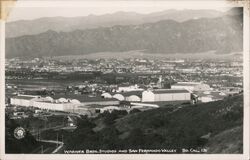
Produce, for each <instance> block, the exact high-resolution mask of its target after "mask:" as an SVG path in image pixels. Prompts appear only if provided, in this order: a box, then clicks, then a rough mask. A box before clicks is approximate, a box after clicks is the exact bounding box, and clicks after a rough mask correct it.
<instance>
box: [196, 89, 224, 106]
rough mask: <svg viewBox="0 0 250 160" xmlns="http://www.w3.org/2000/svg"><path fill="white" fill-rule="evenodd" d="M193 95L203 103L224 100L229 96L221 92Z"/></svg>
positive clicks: (205, 92) (204, 92)
mask: <svg viewBox="0 0 250 160" xmlns="http://www.w3.org/2000/svg"><path fill="white" fill-rule="evenodd" d="M193 94H194V95H196V96H197V98H198V101H201V102H203V103H206V102H212V101H218V100H222V99H224V98H225V97H226V96H228V94H226V93H224V92H220V91H203V92H201V91H200V92H194V93H193Z"/></svg>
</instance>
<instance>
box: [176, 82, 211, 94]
mask: <svg viewBox="0 0 250 160" xmlns="http://www.w3.org/2000/svg"><path fill="white" fill-rule="evenodd" d="M171 89H186V90H188V91H191V92H193V91H207V90H211V88H210V86H209V85H208V84H204V83H201V82H178V83H176V84H173V85H171Z"/></svg>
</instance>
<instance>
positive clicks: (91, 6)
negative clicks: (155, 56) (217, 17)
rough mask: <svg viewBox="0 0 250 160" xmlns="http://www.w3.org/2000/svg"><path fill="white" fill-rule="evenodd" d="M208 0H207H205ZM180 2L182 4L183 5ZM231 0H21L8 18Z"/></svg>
mask: <svg viewBox="0 0 250 160" xmlns="http://www.w3.org/2000/svg"><path fill="white" fill-rule="evenodd" d="M206 2H208V1H206ZM180 4H181V5H180ZM228 7H231V4H228V3H225V2H223V1H214V2H213V3H205V2H202V3H201V2H200V1H199V3H198V2H197V1H196V3H190V2H188V3H186V2H185V3H184V2H182V3H180V2H179V1H178V3H177V1H70V2H69V1H54V2H52V1H35V2H34V1H33V2H32V1H18V2H17V3H16V5H15V7H14V8H13V9H12V11H11V13H10V15H9V18H8V21H16V20H31V19H37V18H41V17H56V16H61V17H76V16H88V15H102V14H107V13H114V12H118V11H125V12H137V13H144V14H146V13H152V12H158V11H163V10H167V9H178V10H182V9H215V10H219V11H226V10H228Z"/></svg>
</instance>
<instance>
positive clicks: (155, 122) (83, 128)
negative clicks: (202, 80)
mask: <svg viewBox="0 0 250 160" xmlns="http://www.w3.org/2000/svg"><path fill="white" fill-rule="evenodd" d="M242 124H243V97H242V95H239V96H234V97H229V98H226V99H225V100H221V101H216V102H210V103H204V104H198V105H189V106H186V107H183V108H181V109H178V110H176V111H173V109H171V108H159V109H154V110H149V111H145V112H139V111H134V112H133V113H131V114H126V113H124V112H121V111H119V112H118V111H117V112H113V113H111V114H109V113H104V114H102V115H100V116H99V117H98V118H96V119H92V120H89V119H82V120H80V121H79V122H78V128H77V129H76V130H75V131H74V132H73V133H72V134H71V135H70V137H68V138H66V148H67V149H139V148H141V149H157V148H158V149H162V148H167V149H177V152H181V149H183V148H186V149H189V148H194V149H197V150H199V149H201V148H205V149H208V152H207V153H242V152H243V151H242V148H243V147H242V143H243V140H242V137H243V136H242V135H243V133H242ZM231 136H234V138H231ZM72 137H73V138H72Z"/></svg>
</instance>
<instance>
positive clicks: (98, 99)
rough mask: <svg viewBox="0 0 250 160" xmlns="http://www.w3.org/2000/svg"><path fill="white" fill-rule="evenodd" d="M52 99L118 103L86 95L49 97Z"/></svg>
mask: <svg viewBox="0 0 250 160" xmlns="http://www.w3.org/2000/svg"><path fill="white" fill-rule="evenodd" d="M51 97H52V98H53V99H59V98H65V99H77V100H78V101H80V102H100V101H118V100H117V99H115V98H102V97H101V96H93V97H90V96H87V95H74V94H70V95H60V94H59V95H54V96H51Z"/></svg>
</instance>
